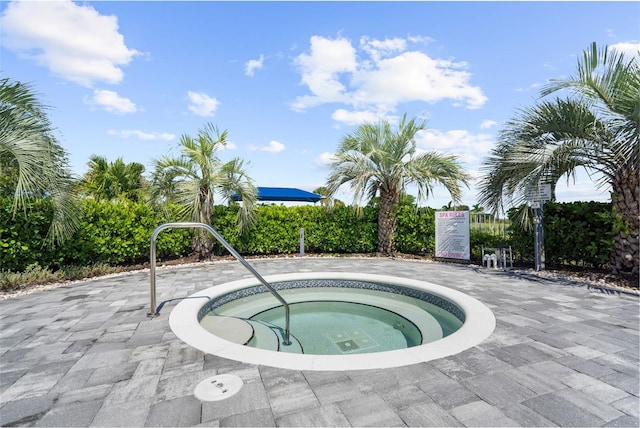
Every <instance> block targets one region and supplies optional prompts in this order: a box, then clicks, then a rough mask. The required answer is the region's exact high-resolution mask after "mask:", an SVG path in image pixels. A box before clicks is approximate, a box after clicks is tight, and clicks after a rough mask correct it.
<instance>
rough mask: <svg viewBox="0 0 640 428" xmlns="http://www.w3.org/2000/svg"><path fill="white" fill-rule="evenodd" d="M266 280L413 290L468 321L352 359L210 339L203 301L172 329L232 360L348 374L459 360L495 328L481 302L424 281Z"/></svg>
mask: <svg viewBox="0 0 640 428" xmlns="http://www.w3.org/2000/svg"><path fill="white" fill-rule="evenodd" d="M264 279H265V280H266V281H267V282H269V283H272V282H282V281H297V280H310V279H333V280H355V281H367V282H374V283H380V284H392V285H397V286H401V287H407V288H414V289H418V290H423V291H426V292H428V293H431V294H434V295H436V296H440V297H442V298H444V299H447V300H449V301H451V302H453V303H455V304H456V305H457V306H458V307H459V308H460V309H461V310H462V311H463V312H464V313H465V322H464V324H463V325H462V327H460V329H458V330H457V331H456V332H454V333H452V334H450V335H449V336H447V337H444V338H442V339H440V340H437V341H435V342H431V343H427V344H424V345H420V346H414V347H411V348H407V349H399V350H394V351H385V352H374V353H369V354H353V355H308V354H290V353H286V352H276V351H268V350H264V349H257V348H252V347H249V346H244V345H238V344H235V343H232V342H230V341H228V340H225V339H222V338H220V337H218V336H215V335H213V334H211V333H210V332H208V331H207V330H205V329H204V327H202V326H201V325H200V323H199V321H198V312H199V311H200V309H201V308H202V307H203V306H204V304H205V303H203V300H202V299H185V300H183V301H181V302H180V303H179V304H178V305H177V306H176V307H175V308H174V309H173V310H172V311H171V314H170V315H169V326H170V327H171V330H172V331H173V332H174V334H175V335H176V336H177V337H178V338H179V339H181V340H182V341H183V342H185V343H187V344H188V345H190V346H193V347H194V348H196V349H198V350H200V351H202V352H205V353H207V354H213V355H217V356H219V357H223V358H227V359H230V360H235V361H241V362H244V363H250V364H259V365H266V366H272V367H279V368H285V369H292V370H313V371H346V370H368V369H383V368H390V367H401V366H407V365H411V364H417V363H421V362H425V361H431V360H435V359H438V358H443V357H447V356H449V355H454V354H457V353H459V352H462V351H464V350H466V349H469V348H472V347H474V346H476V345H478V344H480V343H481V342H482V341H484V340H485V339H486V338H488V337H489V336H490V335H491V334H492V333H493V330H494V329H495V326H496V319H495V316H494V315H493V312H491V310H490V309H489V308H488V307H487V306H485V305H484V304H483V303H482V302H480V301H478V300H476V299H474V298H473V297H471V296H468V295H466V294H464V293H461V292H459V291H457V290H453V289H451V288H447V287H443V286H441V285H436V284H432V283H429V282H425V281H419V280H415V279H408V278H398V277H394V276H387V275H373V274H366V273H353V272H349V273H345V272H306V273H294V274H282V275H271V276H266V277H264ZM256 285H260V282H259V281H258V280H257V279H255V278H248V279H242V280H238V281H233V282H227V283H224V284H220V285H216V286H214V287H211V288H207V289H205V290H202V291H199V292H197V293H195V294H193V295H192V296H191V297H196V296H204V297H208V298H209V299H215V298H217V297H220V296H223V295H225V294H228V293H230V292H233V291H237V290H240V289H243V288H248V287H252V286H256Z"/></svg>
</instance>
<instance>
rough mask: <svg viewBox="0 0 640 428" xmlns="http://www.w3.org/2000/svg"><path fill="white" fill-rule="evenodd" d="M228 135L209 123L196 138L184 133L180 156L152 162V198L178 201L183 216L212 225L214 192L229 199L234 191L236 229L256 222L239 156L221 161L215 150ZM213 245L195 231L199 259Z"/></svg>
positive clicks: (252, 192)
mask: <svg viewBox="0 0 640 428" xmlns="http://www.w3.org/2000/svg"><path fill="white" fill-rule="evenodd" d="M227 135H228V132H227V131H226V130H225V131H223V132H220V131H219V130H218V128H217V127H216V126H214V125H212V124H211V123H207V124H206V125H205V127H204V128H203V129H201V130H199V131H198V135H197V136H196V137H195V138H193V137H191V136H189V135H183V136H182V137H181V138H180V153H181V156H180V157H178V158H171V157H168V156H163V157H162V158H160V159H158V160H155V161H154V164H155V171H154V172H153V184H152V186H153V188H154V197H155V198H156V199H158V198H162V199H163V200H165V201H167V202H175V203H178V204H180V205H181V206H182V210H181V213H180V215H181V217H182V218H184V219H189V220H190V221H194V222H199V223H206V224H211V216H212V213H213V206H214V202H215V198H214V196H215V194H216V193H218V194H219V195H220V196H222V197H223V198H225V199H227V200H228V201H232V196H233V195H234V194H237V195H238V196H239V197H240V199H242V206H241V207H240V209H239V210H238V216H237V222H238V228H239V229H240V230H246V229H248V228H249V227H251V226H253V224H254V223H255V219H256V216H255V206H256V201H257V193H258V192H257V189H256V187H255V186H254V185H253V182H252V180H251V178H250V177H249V176H248V175H247V171H246V168H245V165H244V162H243V161H242V160H241V159H239V158H234V159H232V160H231V161H229V162H226V163H223V162H222V161H221V160H220V158H218V155H217V153H216V152H217V151H218V150H219V149H222V148H224V146H225V145H226V144H227ZM212 248H213V246H212V242H211V239H210V237H209V236H208V235H206V234H204V233H202V232H201V231H198V232H197V233H196V238H195V240H194V250H195V251H197V252H198V254H199V256H200V258H205V257H207V256H209V255H210V253H211V250H212Z"/></svg>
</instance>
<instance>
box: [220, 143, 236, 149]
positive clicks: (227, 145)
mask: <svg viewBox="0 0 640 428" xmlns="http://www.w3.org/2000/svg"><path fill="white" fill-rule="evenodd" d="M236 147H237V146H236V143H232V142H231V141H227V144H225V145H224V146H222V147H220V150H235V149H236Z"/></svg>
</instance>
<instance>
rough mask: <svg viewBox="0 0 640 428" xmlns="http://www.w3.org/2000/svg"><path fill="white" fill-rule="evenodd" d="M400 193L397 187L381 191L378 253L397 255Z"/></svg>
mask: <svg viewBox="0 0 640 428" xmlns="http://www.w3.org/2000/svg"><path fill="white" fill-rule="evenodd" d="M399 201H400V193H399V192H398V190H397V189H392V190H386V191H384V190H381V191H380V211H379V213H378V254H383V255H385V256H390V257H395V255H396V227H397V223H398V222H397V212H398V203H399Z"/></svg>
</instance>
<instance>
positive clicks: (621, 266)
mask: <svg viewBox="0 0 640 428" xmlns="http://www.w3.org/2000/svg"><path fill="white" fill-rule="evenodd" d="M612 188H613V209H614V211H615V212H614V215H617V216H619V217H621V219H622V220H623V221H624V224H623V225H622V227H619V228H618V229H619V230H618V231H617V234H616V236H615V237H614V250H613V255H612V260H611V263H612V267H613V272H614V273H622V274H624V273H631V275H632V277H633V278H636V279H637V278H638V262H639V259H640V250H639V241H638V229H640V209H639V205H638V204H639V203H640V197H639V194H640V182H639V179H638V168H637V167H634V166H628V167H627V168H624V169H622V170H621V171H619V173H618V175H617V177H616V179H615V180H614V181H613V183H612Z"/></svg>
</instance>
